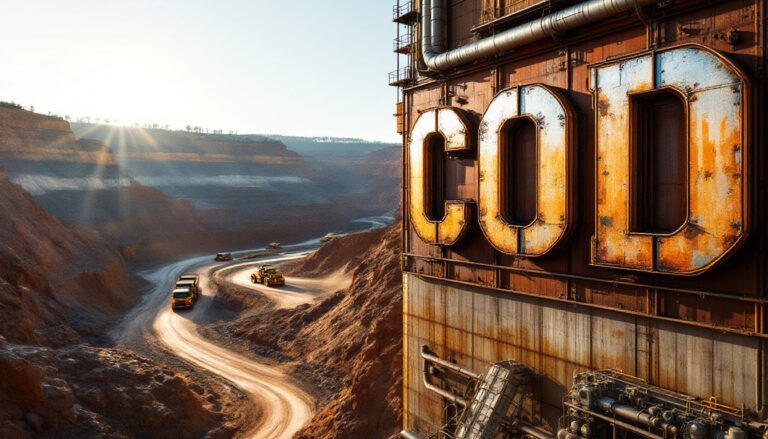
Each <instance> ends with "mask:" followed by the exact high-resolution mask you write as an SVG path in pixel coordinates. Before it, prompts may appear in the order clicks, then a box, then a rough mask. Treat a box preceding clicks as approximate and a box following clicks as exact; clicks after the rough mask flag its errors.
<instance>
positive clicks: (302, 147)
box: [269, 134, 400, 158]
mask: <svg viewBox="0 0 768 439" xmlns="http://www.w3.org/2000/svg"><path fill="white" fill-rule="evenodd" d="M269 138H270V139H275V140H279V141H281V142H283V143H284V144H285V146H287V147H288V149H290V150H291V151H296V152H298V153H299V154H301V155H302V156H303V157H317V158H326V157H347V158H350V157H362V156H364V155H366V154H368V153H369V152H372V151H376V150H379V149H385V148H392V147H400V145H399V144H397V143H385V142H369V141H366V140H362V139H353V138H342V137H296V136H281V135H276V134H270V135H269Z"/></svg>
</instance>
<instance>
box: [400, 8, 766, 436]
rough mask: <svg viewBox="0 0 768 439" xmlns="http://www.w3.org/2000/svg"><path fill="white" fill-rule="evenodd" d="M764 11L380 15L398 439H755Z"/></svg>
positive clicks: (762, 404)
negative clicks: (389, 143) (396, 291)
mask: <svg viewBox="0 0 768 439" xmlns="http://www.w3.org/2000/svg"><path fill="white" fill-rule="evenodd" d="M766 3H767V2H766V1H763V0H755V1H752V0H725V1H717V0H712V1H687V0H675V1H658V0H587V1H578V0H577V1H563V0H561V1H556V0H551V1H537V0H465V1H447V0H414V1H404V0H400V1H398V2H397V3H396V4H395V6H394V9H393V11H394V14H393V18H394V21H395V23H396V27H397V38H396V39H395V47H394V48H395V52H397V53H398V55H397V57H398V63H397V67H398V69H397V70H396V71H394V72H392V73H391V74H390V77H389V83H390V85H392V86H396V87H398V88H399V89H400V90H401V91H402V92H401V93H399V96H400V99H399V102H398V103H397V109H396V117H397V126H398V131H399V132H400V133H401V134H402V135H403V162H404V163H403V200H402V202H403V204H402V210H403V222H402V239H403V253H402V267H403V271H404V273H403V287H404V293H403V294H404V299H403V301H404V305H403V307H404V335H403V352H404V373H403V393H404V397H403V405H404V407H403V410H404V413H403V425H402V432H401V433H400V436H401V437H402V438H409V439H415V438H427V437H429V438H452V439H453V438H456V439H469V438H497V437H521V436H525V437H530V438H537V439H550V438H557V439H607V438H617V437H619V438H645V439H661V438H685V439H724V438H728V439H746V438H753V439H758V438H761V437H762V438H765V437H768V411H767V410H766V409H768V379H767V377H766V372H767V369H766V368H767V366H768V365H767V364H766V363H767V362H766V359H767V357H766V353H767V349H768V345H767V344H766V341H768V328H767V327H766V305H768V282H767V281H766V275H765V273H766V268H768V267H767V263H768V261H767V260H766V251H765V249H766V237H767V235H766V226H767V225H768V223H767V220H768V218H766V208H765V206H766V202H767V201H768V200H766V193H765V170H766V165H767V163H766V153H765V146H766V123H765V120H766V113H765V108H766V103H767V101H766V95H765V92H766V90H765V87H766V83H767V81H766V78H767V76H766V13H767V12H768V7H767V4H766Z"/></svg>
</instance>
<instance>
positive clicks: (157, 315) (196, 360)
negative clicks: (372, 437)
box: [112, 252, 349, 439]
mask: <svg viewBox="0 0 768 439" xmlns="http://www.w3.org/2000/svg"><path fill="white" fill-rule="evenodd" d="M305 254H306V252H304V253H294V254H290V255H285V256H281V257H277V258H275V257H272V258H264V259H261V260H258V261H257V260H254V261H251V262H248V263H242V264H218V265H221V267H220V268H218V270H223V269H227V270H230V269H232V268H233V267H242V269H240V270H236V271H233V272H232V273H231V274H229V275H228V276H227V278H226V280H228V281H230V282H233V283H237V284H240V285H242V286H245V287H248V288H251V289H254V290H258V291H259V292H261V293H263V294H264V295H266V296H267V297H269V298H270V299H272V300H274V301H275V303H276V304H277V306H279V307H284V308H287V307H293V306H296V305H299V304H302V303H306V302H309V301H311V300H312V299H314V298H315V297H317V296H319V295H321V294H323V293H325V292H328V291H336V290H337V289H338V288H343V287H344V286H346V285H348V284H349V280H348V279H345V278H344V277H343V276H334V277H330V278H327V279H321V280H315V279H301V278H290V277H289V278H287V279H286V281H287V285H286V286H285V287H282V288H280V289H277V288H267V287H264V286H262V285H253V284H251V282H250V273H251V271H252V270H253V269H254V267H255V266H256V265H257V264H260V263H274V262H279V261H284V260H288V259H293V258H298V257H301V256H303V255H305ZM213 267H216V264H211V262H210V257H208V256H206V257H201V258H195V259H188V260H185V261H181V262H177V263H174V264H170V265H167V266H164V267H162V268H160V269H157V270H154V271H151V272H146V273H142V276H143V277H144V278H146V279H147V281H149V282H150V283H151V284H152V285H154V287H153V289H152V291H151V292H149V293H148V294H147V295H146V296H145V298H144V300H143V301H142V303H141V304H139V305H138V306H137V307H136V308H135V309H134V310H133V311H132V312H131V313H130V314H129V315H128V316H127V317H126V319H125V320H124V321H123V323H122V324H121V325H120V326H118V328H117V329H116V330H115V331H114V332H113V334H112V335H113V337H114V338H115V339H116V340H117V341H118V343H120V344H122V345H124V346H126V347H129V348H136V347H137V346H141V345H146V344H153V342H155V341H159V342H160V343H161V344H162V345H163V348H164V350H167V351H168V352H170V353H172V354H173V355H175V356H177V357H179V358H181V359H183V360H185V361H187V362H189V363H192V364H194V365H196V366H198V367H200V368H203V369H206V370H208V371H209V372H211V373H213V374H215V375H218V376H220V377H222V378H224V379H226V380H228V381H230V382H231V383H233V384H234V385H235V386H236V387H238V388H240V389H241V390H242V391H243V392H245V393H246V394H247V395H248V397H249V398H250V399H251V401H253V403H254V404H257V405H258V406H259V408H260V409H261V413H262V416H261V417H260V419H259V420H258V422H256V425H254V426H253V428H252V429H250V431H247V432H240V435H239V436H241V437H247V438H259V439H284V438H285V439H288V438H290V437H291V436H292V435H293V433H295V432H296V431H297V430H299V429H300V428H301V427H302V426H303V425H305V424H306V423H307V422H308V421H309V420H310V419H311V418H312V416H313V415H314V405H315V401H314V399H313V398H312V397H311V396H310V395H309V394H308V393H307V392H305V391H304V390H302V389H301V388H300V387H298V386H297V385H296V384H295V383H294V382H292V381H291V379H290V378H289V377H288V376H286V375H285V373H283V371H282V370H280V369H279V368H276V367H273V366H269V365H265V364H259V363H258V362H256V361H255V360H253V359H251V358H247V357H245V356H243V355H240V354H238V353H235V352H233V351H230V350H228V349H225V348H223V347H221V346H218V345H216V344H214V343H212V342H211V341H209V340H207V339H205V338H204V337H202V336H201V335H200V334H199V333H198V331H197V327H198V325H200V324H202V323H204V322H206V321H207V320H206V319H207V318H208V316H207V315H206V312H207V311H208V310H209V309H210V307H211V305H212V303H213V300H212V299H213V296H212V294H215V289H214V288H211V284H210V282H209V279H208V277H207V275H206V273H208V272H211V268H213ZM218 270H214V272H215V271H218ZM182 272H184V273H189V272H194V273H198V274H199V275H200V282H201V286H202V288H203V294H202V296H201V297H200V300H199V301H198V302H197V304H196V305H195V307H194V308H193V309H192V310H189V311H182V312H173V311H172V310H171V309H170V294H169V292H170V291H171V288H172V286H173V284H174V282H175V280H176V279H177V278H178V276H179V275H180V274H182Z"/></svg>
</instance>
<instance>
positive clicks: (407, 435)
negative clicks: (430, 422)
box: [400, 430, 426, 439]
mask: <svg viewBox="0 0 768 439" xmlns="http://www.w3.org/2000/svg"><path fill="white" fill-rule="evenodd" d="M400 437H401V438H402V439H426V437H425V436H424V435H422V434H421V433H419V432H418V431H413V430H403V431H401V432H400Z"/></svg>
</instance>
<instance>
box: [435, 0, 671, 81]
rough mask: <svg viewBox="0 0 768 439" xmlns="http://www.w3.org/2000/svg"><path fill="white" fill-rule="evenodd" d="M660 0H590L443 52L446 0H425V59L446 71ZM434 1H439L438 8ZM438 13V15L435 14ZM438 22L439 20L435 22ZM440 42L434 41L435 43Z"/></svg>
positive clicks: (437, 68)
mask: <svg viewBox="0 0 768 439" xmlns="http://www.w3.org/2000/svg"><path fill="white" fill-rule="evenodd" d="M657 1H658V0H588V1H585V2H583V3H579V4H576V5H574V6H571V7H569V8H565V9H562V10H560V11H557V12H555V13H553V14H550V15H547V16H545V17H542V18H539V19H536V20H533V21H530V22H528V23H524V24H521V25H519V26H515V27H513V28H511V29H507V30H505V31H503V32H499V33H498V34H496V35H493V36H490V37H487V38H483V39H482V40H479V41H475V42H473V43H470V44H467V45H465V46H462V47H459V48H457V49H453V50H450V51H447V52H444V51H442V50H440V49H441V46H442V45H445V31H444V29H445V25H446V23H445V14H444V10H445V5H446V1H445V0H422V3H421V12H422V17H423V16H424V15H426V11H428V10H429V11H431V15H432V16H431V19H430V20H429V21H430V23H429V26H428V27H425V26H424V25H423V23H424V21H425V20H423V19H422V27H423V28H422V45H421V51H422V58H423V60H424V63H425V64H426V65H427V67H428V68H429V69H430V70H438V71H439V70H447V69H450V68H453V67H457V66H460V65H463V64H467V63H470V62H472V61H476V60H478V59H481V58H485V57H488V56H493V55H497V54H499V53H501V52H505V51H508V50H512V49H514V48H517V47H520V46H523V45H525V44H529V43H532V42H534V41H537V40H540V39H544V38H547V37H551V36H553V35H556V34H560V33H564V32H566V31H569V30H572V29H575V28H578V27H581V26H585V25H587V24H590V23H594V22H596V21H599V20H602V19H606V18H609V17H613V16H615V15H616V14H620V13H623V12H627V11H631V10H633V9H635V8H636V7H641V6H647V5H651V4H654V3H656V2H657ZM435 4H439V6H438V7H435ZM436 12H438V14H435V13H436ZM436 22H437V23H436ZM436 42H437V43H438V44H434V43H436Z"/></svg>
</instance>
